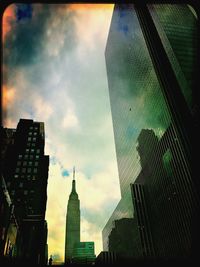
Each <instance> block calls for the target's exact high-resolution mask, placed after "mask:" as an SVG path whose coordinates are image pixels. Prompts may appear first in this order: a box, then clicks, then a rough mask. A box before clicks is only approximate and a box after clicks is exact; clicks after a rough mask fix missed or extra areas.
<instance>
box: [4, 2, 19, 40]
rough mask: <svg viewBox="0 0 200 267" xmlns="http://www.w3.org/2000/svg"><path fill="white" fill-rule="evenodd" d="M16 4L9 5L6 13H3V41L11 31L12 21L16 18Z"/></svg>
mask: <svg viewBox="0 0 200 267" xmlns="http://www.w3.org/2000/svg"><path fill="white" fill-rule="evenodd" d="M15 18H16V17H15V5H13V4H12V5H9V6H8V7H7V8H6V9H5V11H4V13H3V21H2V22H3V24H2V26H3V27H2V33H3V36H2V37H3V43H4V42H5V38H6V36H7V34H9V33H10V31H11V29H12V23H13V21H14V20H15Z"/></svg>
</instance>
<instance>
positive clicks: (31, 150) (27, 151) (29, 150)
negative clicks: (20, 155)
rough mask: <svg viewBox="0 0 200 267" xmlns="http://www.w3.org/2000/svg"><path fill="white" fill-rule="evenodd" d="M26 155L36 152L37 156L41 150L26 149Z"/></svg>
mask: <svg viewBox="0 0 200 267" xmlns="http://www.w3.org/2000/svg"><path fill="white" fill-rule="evenodd" d="M25 151H26V153H29V152H30V153H35V152H36V154H40V149H39V148H37V149H35V148H26V150H25Z"/></svg>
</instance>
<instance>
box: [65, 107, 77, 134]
mask: <svg viewBox="0 0 200 267" xmlns="http://www.w3.org/2000/svg"><path fill="white" fill-rule="evenodd" d="M77 125H78V118H77V116H76V115H75V113H74V111H72V110H68V111H67V114H66V115H65V117H64V118H63V121H62V126H63V128H65V129H66V128H73V127H76V126H77Z"/></svg>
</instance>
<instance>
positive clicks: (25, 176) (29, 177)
mask: <svg viewBox="0 0 200 267" xmlns="http://www.w3.org/2000/svg"><path fill="white" fill-rule="evenodd" d="M14 178H15V179H18V178H20V179H22V180H23V179H26V180H27V181H30V180H32V181H34V180H36V176H35V175H30V174H28V175H24V174H22V175H21V174H20V175H19V174H15V175H14Z"/></svg>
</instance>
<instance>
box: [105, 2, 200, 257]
mask: <svg viewBox="0 0 200 267" xmlns="http://www.w3.org/2000/svg"><path fill="white" fill-rule="evenodd" d="M151 20H152V21H151ZM149 21H150V22H149ZM148 22H149V24H148ZM154 25H155V26H156V27H155V34H154V33H153V31H150V30H151V29H152V28H153V27H154ZM150 27H151V28H150ZM149 29H150V30H149ZM151 35H152V36H151ZM156 38H157V39H160V40H161V44H160V43H159V42H156V41H155V40H157V39H156ZM161 48H162V49H163V53H162V54H161V52H160V51H161V50H162V49H161ZM196 49H197V17H196V14H195V11H194V10H193V9H192V8H191V7H190V6H188V5H167V4H163V5H148V6H143V7H141V6H139V5H138V6H136V5H135V6H134V5H133V4H118V5H117V4H116V5H115V8H114V12H113V16H112V21H111V25H110V31H109V35H108V40H107V45H106V51H105V58H106V67H107V77H108V86H109V94H110V104H111V111H112V120H113V128H114V137H115V146H116V154H117V163H118V172H119V180H120V188H121V200H120V202H119V204H118V206H117V207H116V209H115V211H114V212H113V214H112V216H111V218H109V220H108V222H107V224H106V226H105V227H104V229H103V233H102V234H103V249H104V250H109V245H110V242H111V239H112V235H111V233H112V228H114V226H115V225H116V223H115V221H119V220H121V219H122V218H129V219H130V218H133V220H136V222H137V226H138V227H137V229H138V233H137V234H135V235H136V237H135V240H134V238H133V243H134V242H135V243H134V245H133V247H134V246H137V248H138V257H139V256H140V255H141V254H142V255H143V256H154V255H156V256H157V257H183V256H186V257H187V256H189V255H190V253H191V250H192V246H193V243H192V241H193V239H192V238H193V233H192V231H193V229H192V226H193V223H194V219H195V217H194V213H195V212H197V211H198V208H197V207H198V204H199V199H198V194H197V193H198V192H197V190H196V188H195V182H194V180H193V178H194V177H193V176H192V174H193V173H192V166H191V164H192V163H191V161H190V157H188V154H189V153H188V151H189V150H187V148H188V147H189V146H187V145H188V143H187V145H185V143H186V141H185V140H187V139H188V136H187V133H189V132H190V130H191V131H192V129H187V128H186V129H185V128H183V125H186V124H185V121H184V120H183V118H184V116H185V117H188V118H190V117H191V118H193V117H195V110H196V106H197V102H196V101H195V97H194V96H195V90H194V86H195V85H194V84H195V83H194V78H195V77H193V73H194V71H193V70H194V67H195V66H196V65H195V56H196V53H197V50H196ZM159 56H160V58H159ZM162 60H169V66H168V69H169V73H165V71H164V68H165V67H166V68H167V66H164V67H163V66H161V68H160V69H159V68H158V66H159V64H161V63H162ZM168 69H167V70H168ZM171 73H172V75H171ZM168 74H169V75H171V76H168ZM173 75H174V77H172V76H173ZM173 81H175V82H174V83H173ZM176 82H177V84H176ZM167 86H168V87H167ZM173 87H174V88H173ZM167 88H170V90H169V91H168V92H166V91H167ZM177 88H178V89H177ZM173 91H174V92H173ZM179 96H180V97H179ZM177 97H179V99H181V101H182V102H181V104H180V103H179V102H178V101H177V110H178V111H179V110H184V111H186V112H185V113H184V114H181V116H182V117H181V116H179V114H177V112H178V111H176V110H175V109H174V107H175V106H174V102H170V100H174V99H175V100H176V99H178V98H177ZM184 101H185V102H184ZM186 113H187V114H186ZM192 126H193V125H192ZM130 184H131V186H130ZM131 192H132V195H131ZM138 234H139V235H140V237H141V238H140V240H139V241H136V240H138V238H137V236H138ZM118 241H119V240H118ZM122 254H123V253H122ZM132 256H133V257H137V255H133V254H132ZM129 257H131V253H130V255H129Z"/></svg>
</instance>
